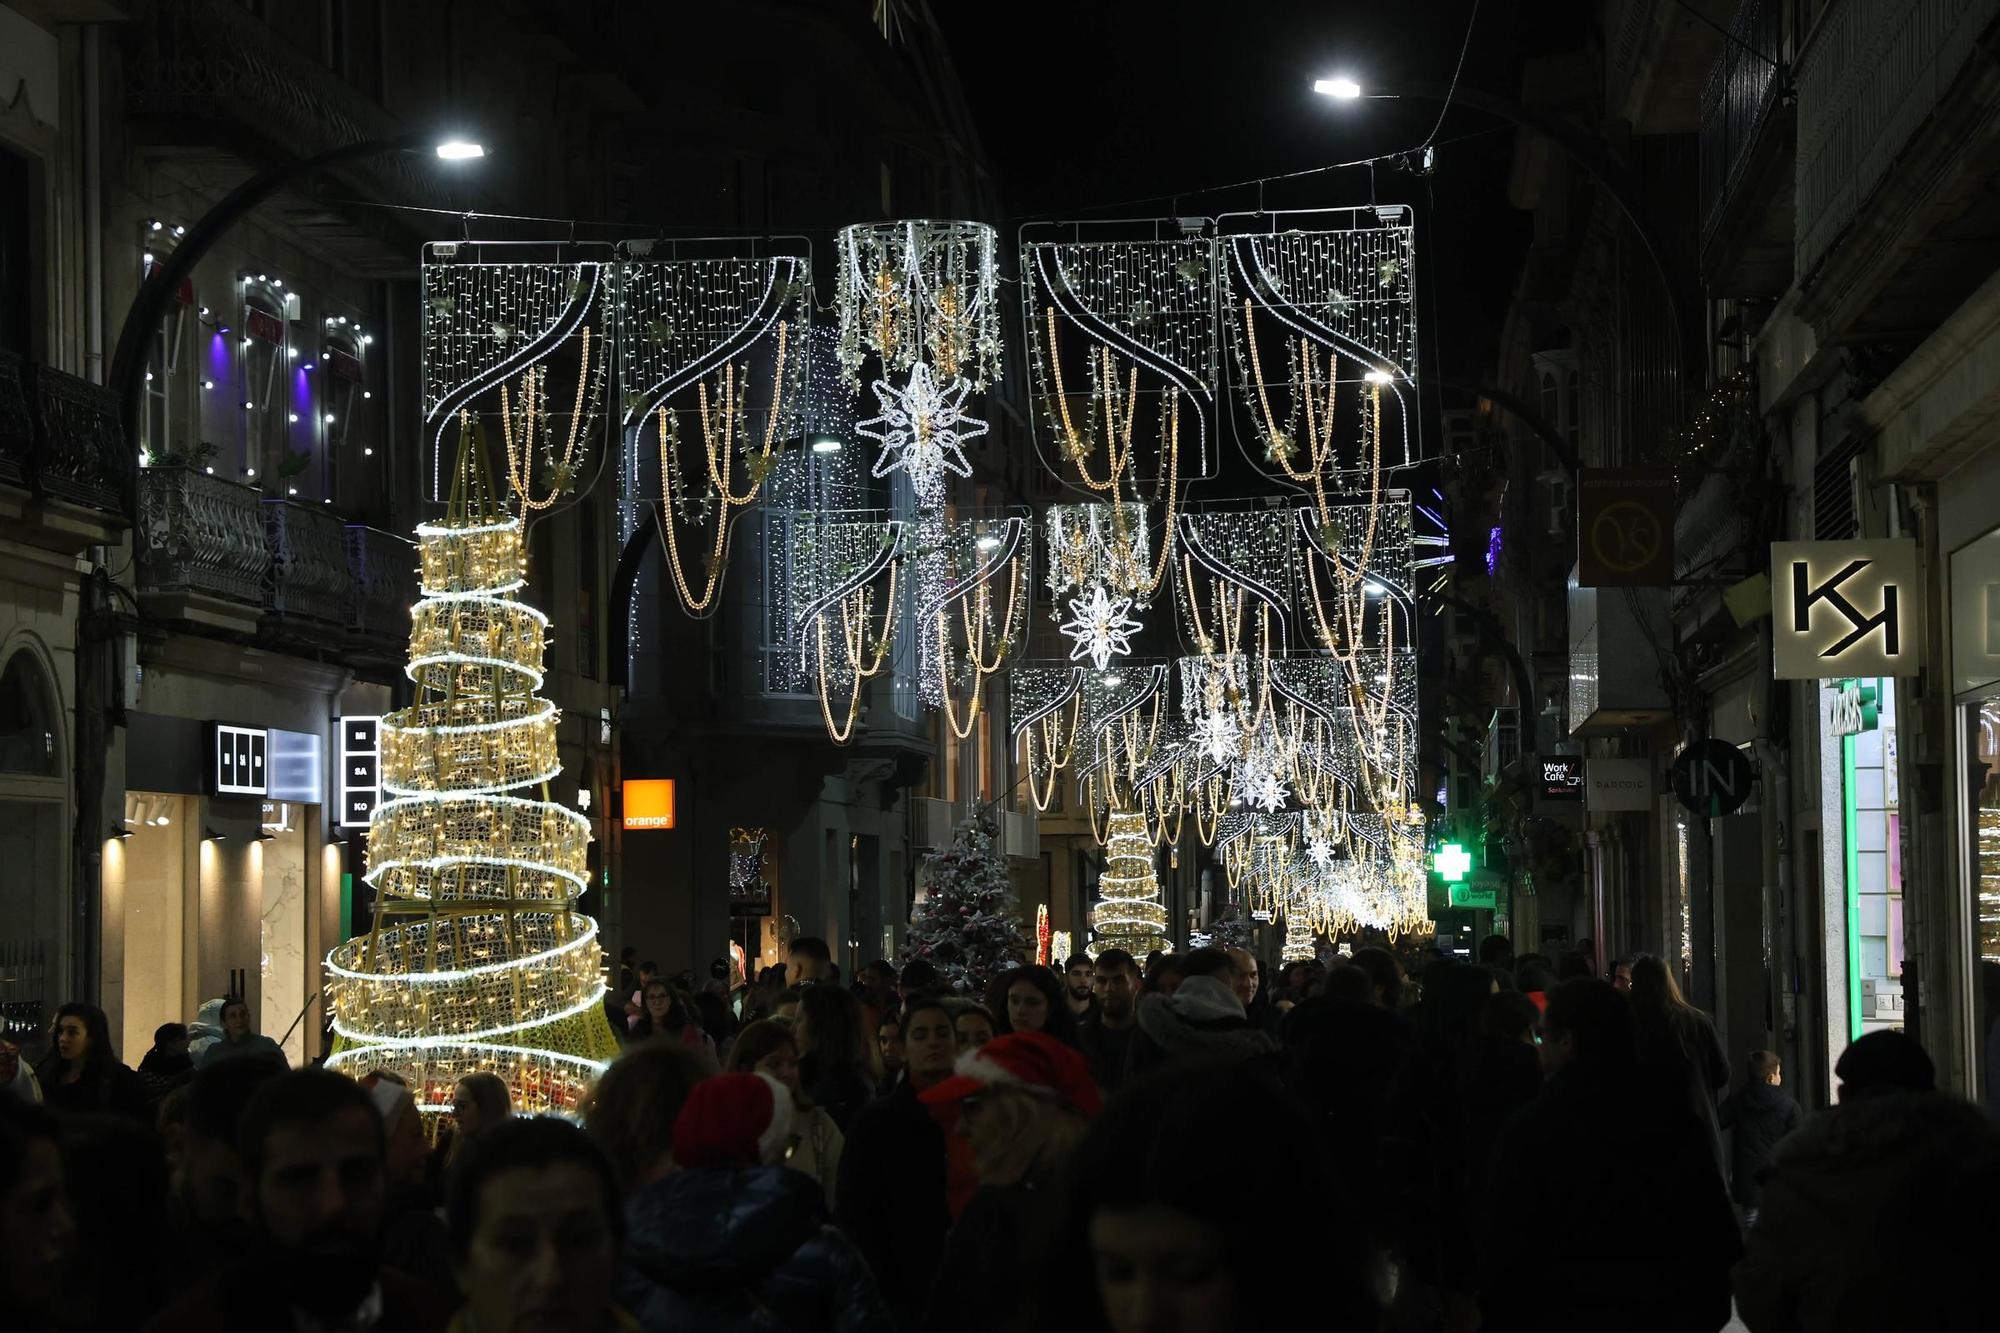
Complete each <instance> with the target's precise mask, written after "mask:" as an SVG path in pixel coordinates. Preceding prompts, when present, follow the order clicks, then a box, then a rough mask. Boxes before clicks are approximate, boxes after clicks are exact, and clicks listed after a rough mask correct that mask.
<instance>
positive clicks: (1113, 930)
mask: <svg viewBox="0 0 2000 1333" xmlns="http://www.w3.org/2000/svg"><path fill="white" fill-rule="evenodd" d="M1097 899H1098V901H1097V906H1095V907H1093V908H1091V909H1090V929H1091V934H1092V935H1093V936H1094V937H1095V938H1094V939H1093V941H1092V943H1091V949H1090V954H1091V957H1093V958H1095V957H1096V956H1097V955H1098V953H1099V952H1101V951H1102V950H1105V949H1123V950H1124V951H1125V952H1127V953H1129V954H1131V955H1132V956H1133V957H1134V958H1137V959H1139V960H1140V961H1141V962H1144V961H1145V958H1146V955H1148V954H1150V953H1151V952H1152V951H1153V950H1155V949H1164V948H1166V947H1167V937H1166V930H1167V909H1166V908H1165V907H1164V906H1163V905H1162V904H1161V902H1160V883H1159V880H1158V879H1157V878H1156V877H1155V876H1154V874H1153V840H1152V838H1150V837H1148V836H1147V834H1146V817H1145V816H1144V815H1143V814H1140V813H1138V812H1137V811H1132V810H1116V809H1114V810H1113V811H1112V812H1111V817H1110V820H1109V822H1108V824H1107V825H1106V828H1105V838H1104V873H1103V874H1102V875H1099V876H1098V877H1097Z"/></svg>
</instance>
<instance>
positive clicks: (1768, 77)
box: [1700, 0, 1798, 296]
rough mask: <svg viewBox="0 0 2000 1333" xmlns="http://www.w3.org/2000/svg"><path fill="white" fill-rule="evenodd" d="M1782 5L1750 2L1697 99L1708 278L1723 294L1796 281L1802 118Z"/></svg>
mask: <svg viewBox="0 0 2000 1333" xmlns="http://www.w3.org/2000/svg"><path fill="white" fill-rule="evenodd" d="M1782 10H1783V6H1782V5H1780V4H1779V3H1778V0H1748V3H1746V4H1744V5H1743V6H1742V7H1741V8H1740V9H1738V10H1737V11H1736V19H1735V22H1734V23H1732V24H1731V25H1730V35H1729V41H1728V43H1727V44H1725V45H1724V46H1723V48H1722V51H1721V53H1720V54H1719V55H1718V56H1717V58H1716V61H1715V65H1714V67H1713V68H1712V69H1711V70H1710V71H1709V76H1708V83H1707V86H1706V87H1704V88H1703V90H1702V94H1701V140H1700V143H1701V248H1702V272H1703V276H1704V277H1705V278H1706V279H1707V281H1708V283H1709V286H1710V289H1711V290H1712V291H1713V292H1714V293H1715V294H1717V295H1722V296H1774V295H1776V294H1778V293H1780V292H1782V291H1784V290H1785V288H1786V287H1787V286H1789V285H1790V284H1791V278H1792V170H1791V163H1790V160H1789V159H1790V154H1791V150H1792V143H1793V139H1794V138H1795V136H1796V133H1797V121H1798V117H1797V114H1796V111H1795V109H1794V107H1793V106H1792V104H1791V103H1790V102H1789V101H1788V100H1787V99H1786V97H1785V95H1784V94H1785V86H1786V82H1787V73H1786V70H1785V69H1784V65H1783V60H1784V29H1783V22H1782Z"/></svg>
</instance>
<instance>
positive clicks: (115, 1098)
mask: <svg viewBox="0 0 2000 1333" xmlns="http://www.w3.org/2000/svg"><path fill="white" fill-rule="evenodd" d="M35 1079H36V1081H37V1082H39V1083H40V1084H41V1085H42V1100H43V1101H44V1102H45V1103H47V1105H48V1107H49V1109H50V1110H52V1111H55V1112H58V1113H61V1112H67V1111H108V1112H110V1113H111V1114H113V1115H128V1116H131V1117H133V1118H134V1119H136V1120H149V1119H150V1118H151V1117H149V1116H148V1115H147V1112H146V1083H145V1080H144V1079H141V1078H140V1077H139V1076H138V1074H136V1073H134V1072H133V1071H132V1070H130V1069H128V1068H126V1067H125V1066H124V1065H122V1064H120V1063H119V1062H118V1052H117V1050H116V1049H115V1048H114V1047H113V1046H112V1045H111V1024H110V1022H109V1021H107V1020H106V1019H105V1017H104V1011H103V1010H102V1009H99V1008H98V1007H97V1006H96V1005H94V1004H83V1003H80V1002H77V1001H72V1002H70V1003H69V1004H66V1005H64V1006H63V1007H62V1008H60V1009H58V1010H56V1021H55V1024H54V1026H53V1027H51V1028H50V1029H49V1053H48V1054H47V1055H45V1056H43V1057H42V1062H41V1063H40V1064H38V1065H36V1066H35Z"/></svg>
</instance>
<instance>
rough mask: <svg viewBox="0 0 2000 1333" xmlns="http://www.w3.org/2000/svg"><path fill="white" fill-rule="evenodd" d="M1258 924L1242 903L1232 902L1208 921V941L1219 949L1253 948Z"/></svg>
mask: <svg viewBox="0 0 2000 1333" xmlns="http://www.w3.org/2000/svg"><path fill="white" fill-rule="evenodd" d="M1256 925H1257V923H1256V922H1254V921H1252V920H1251V919H1250V916H1249V914H1248V913H1247V912H1245V911H1244V910H1243V908H1242V905H1241V904H1239V903H1230V904H1228V905H1227V906H1226V907H1224V908H1223V909H1222V910H1221V911H1220V912H1218V913H1217V914H1216V917H1215V919H1214V920H1213V921H1211V922H1209V923H1208V942H1209V943H1210V944H1212V945H1214V946H1215V947H1216V948H1218V949H1248V948H1251V947H1252V941H1253V940H1255V939H1256V934H1255V930H1256Z"/></svg>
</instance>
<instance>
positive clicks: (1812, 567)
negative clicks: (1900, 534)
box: [1771, 538, 1923, 680]
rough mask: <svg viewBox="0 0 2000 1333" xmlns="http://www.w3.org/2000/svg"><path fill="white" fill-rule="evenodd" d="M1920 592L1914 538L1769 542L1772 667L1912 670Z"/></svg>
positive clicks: (1836, 671) (1820, 674)
mask: <svg viewBox="0 0 2000 1333" xmlns="http://www.w3.org/2000/svg"><path fill="white" fill-rule="evenodd" d="M1920 600H1921V590H1920V588H1919V586H1918V584H1917V544H1916V542H1915V541H1914V540H1911V539H1907V538H1896V539H1887V540H1871V541H1861V540H1856V541H1844V542H1773V543H1772V544H1771V638H1772V643H1773V663H1772V674H1773V675H1774V676H1776V677H1777V678H1778V679H1780V680H1832V679H1841V678H1848V677H1857V676H1862V677H1865V676H1913V675H1915V674H1916V673H1917V670H1918V668H1919V667H1921V666H1922V665H1923V638H1922V636H1921V635H1920V634H1919V632H1918V627H1917V613H1918V607H1919V604H1920Z"/></svg>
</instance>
